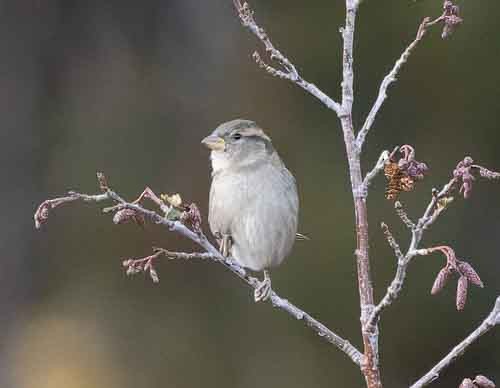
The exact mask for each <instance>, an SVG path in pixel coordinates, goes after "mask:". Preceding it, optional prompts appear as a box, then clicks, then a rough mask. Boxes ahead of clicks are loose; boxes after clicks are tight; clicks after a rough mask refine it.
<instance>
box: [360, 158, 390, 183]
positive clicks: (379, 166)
mask: <svg viewBox="0 0 500 388" xmlns="http://www.w3.org/2000/svg"><path fill="white" fill-rule="evenodd" d="M388 160H389V151H387V150H386V151H383V152H382V153H381V154H380V156H379V158H378V160H377V163H376V164H375V166H374V167H373V169H372V170H371V171H370V172H369V173H368V174H366V176H365V179H364V180H363V189H364V190H366V191H367V190H368V188H369V187H370V184H371V183H372V181H373V180H374V179H375V178H376V177H377V175H378V174H380V173H381V172H382V171H383V170H384V166H385V164H386V162H387V161H388Z"/></svg>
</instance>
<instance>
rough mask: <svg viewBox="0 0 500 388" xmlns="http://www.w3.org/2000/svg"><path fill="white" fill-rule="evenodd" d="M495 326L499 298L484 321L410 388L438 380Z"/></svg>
mask: <svg viewBox="0 0 500 388" xmlns="http://www.w3.org/2000/svg"><path fill="white" fill-rule="evenodd" d="M496 325H500V296H499V297H498V298H497V300H496V303H495V306H494V307H493V309H492V310H491V312H490V313H489V315H488V316H487V317H486V319H485V320H484V321H483V322H482V323H481V324H480V325H479V326H478V327H477V328H476V329H475V330H474V331H473V332H472V333H470V334H469V336H468V337H467V338H465V339H464V340H463V341H462V342H460V343H459V344H458V345H457V346H455V347H454V348H453V350H452V351H451V352H450V353H448V354H447V355H446V356H445V357H444V358H443V359H442V360H441V361H439V362H438V363H437V364H436V366H434V367H433V368H432V369H431V370H430V371H429V372H427V373H426V375H425V376H423V377H422V378H421V379H419V380H418V381H417V382H416V383H414V384H413V385H412V386H411V387H410V388H421V387H425V386H426V385H429V384H430V383H432V382H433V381H435V380H437V379H438V378H439V375H440V374H441V372H442V371H443V370H444V369H445V368H447V367H448V366H450V365H451V364H452V363H453V362H454V361H455V360H456V359H458V358H459V357H460V356H462V355H463V354H464V353H465V351H466V350H467V348H468V347H469V346H470V345H472V344H473V343H474V342H476V341H477V340H478V339H479V337H481V336H482V335H483V334H485V333H487V332H488V331H489V330H491V329H492V328H493V327H495V326H496Z"/></svg>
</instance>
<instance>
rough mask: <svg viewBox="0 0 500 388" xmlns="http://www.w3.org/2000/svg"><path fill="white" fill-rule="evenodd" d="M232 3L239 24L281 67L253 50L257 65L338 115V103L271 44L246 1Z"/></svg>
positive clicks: (339, 108)
mask: <svg viewBox="0 0 500 388" xmlns="http://www.w3.org/2000/svg"><path fill="white" fill-rule="evenodd" d="M233 4H234V7H235V8H236V11H237V12H238V17H239V19H240V21H241V24H242V25H243V26H244V27H246V28H248V29H249V30H250V31H251V32H252V33H253V34H254V35H255V36H256V37H257V38H258V39H259V40H260V41H261V42H262V44H263V45H264V48H265V50H266V53H268V54H269V58H270V59H271V61H276V62H277V64H278V65H279V66H280V67H281V68H280V69H279V68H276V67H273V66H271V65H269V64H267V63H266V62H265V60H264V59H262V57H261V55H260V54H259V53H258V52H257V51H255V52H254V53H253V56H252V57H253V59H254V60H255V62H256V63H257V64H258V65H259V67H261V68H263V69H264V70H266V71H267V72H268V73H269V74H271V75H272V76H274V77H278V78H282V79H286V80H288V81H290V82H293V83H294V84H296V85H298V86H300V87H301V88H302V89H304V90H305V91H306V92H308V93H309V94H312V95H313V96H314V97H316V98H317V99H319V100H320V101H321V102H322V103H323V104H324V105H326V107H327V108H329V109H331V110H333V111H334V112H335V113H337V115H340V114H341V106H340V104H339V103H338V102H336V101H335V100H333V98H331V97H330V96H328V95H327V94H326V93H324V92H323V91H321V90H320V89H319V88H318V87H317V86H316V85H314V84H312V83H310V82H307V81H306V80H304V79H303V78H302V77H301V75H300V74H299V71H298V70H297V68H296V67H295V65H294V64H293V63H292V62H291V61H290V60H289V59H288V58H287V57H286V56H285V55H283V54H282V53H281V52H280V51H279V50H278V49H277V48H276V47H275V46H274V45H273V43H272V42H271V39H270V38H269V35H267V33H266V31H265V30H264V29H263V28H262V27H260V26H259V25H258V24H257V23H256V21H255V19H254V17H253V14H254V12H253V10H252V9H251V8H250V5H249V4H248V2H246V1H245V2H243V3H241V0H233Z"/></svg>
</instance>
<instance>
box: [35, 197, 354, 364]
mask: <svg viewBox="0 0 500 388" xmlns="http://www.w3.org/2000/svg"><path fill="white" fill-rule="evenodd" d="M104 190H105V192H104V193H102V194H97V195H88V194H82V193H77V192H70V193H69V194H68V196H65V197H61V198H55V199H52V200H47V201H44V202H43V203H42V204H41V205H40V206H39V207H38V209H37V211H36V213H35V223H36V227H37V228H39V227H40V226H41V225H42V223H44V222H46V221H47V219H48V216H49V213H48V209H54V208H55V207H57V206H58V205H61V204H63V203H67V202H73V201H77V200H81V201H84V202H97V203H99V202H102V201H105V200H111V201H113V202H115V203H116V204H117V206H113V207H111V208H108V209H107V210H108V212H109V211H110V209H111V210H115V211H118V210H121V209H130V210H133V211H134V212H137V213H138V214H141V215H143V216H144V218H145V219H147V220H149V221H151V222H152V223H154V224H157V225H162V226H164V227H166V228H167V229H168V230H170V231H172V232H176V233H179V234H180V235H182V236H184V237H186V238H188V239H190V240H191V241H193V242H195V243H196V244H198V245H199V246H200V247H202V248H203V249H204V250H205V252H204V253H185V252H171V251H167V250H164V249H156V250H155V251H156V254H157V255H160V254H162V255H165V256H167V257H169V258H177V259H196V258H198V259H208V260H212V261H213V262H215V263H218V264H222V265H223V266H224V267H226V268H227V269H229V270H230V271H231V272H232V273H233V274H235V275H236V276H238V277H239V278H240V279H241V280H243V281H244V282H245V283H246V284H247V285H248V286H250V287H252V288H254V289H255V288H256V287H258V285H259V280H258V279H257V278H255V277H252V276H250V275H249V274H248V273H247V271H246V270H245V269H244V268H243V267H240V266H239V265H238V264H236V262H234V260H232V259H231V258H230V257H227V258H226V257H224V256H222V254H221V253H220V252H219V250H218V249H217V248H216V247H215V246H213V245H212V244H211V243H210V241H209V240H208V239H207V238H206V236H205V234H204V233H203V231H202V230H201V229H199V230H196V231H193V230H191V229H189V228H188V227H187V226H186V225H184V224H183V223H182V222H180V221H174V220H169V219H167V218H166V217H164V216H162V215H160V214H158V213H157V212H155V211H153V210H149V209H146V208H144V207H143V206H142V205H140V204H139V203H137V202H128V201H126V200H125V199H123V198H122V197H121V196H120V195H119V194H117V193H116V192H115V191H113V190H111V189H110V188H109V187H105V188H104ZM150 194H152V195H154V193H152V192H151V191H150ZM154 198H157V197H156V196H155V197H154ZM157 201H159V200H157ZM157 204H158V205H159V206H160V208H162V210H163V211H165V210H166V209H167V208H166V207H164V206H162V205H161V203H157ZM269 299H270V301H271V303H272V305H273V306H274V307H276V308H278V309H280V310H283V311H285V312H287V313H288V314H290V315H291V316H292V317H294V318H295V319H297V320H302V321H304V322H305V324H306V325H307V326H308V327H310V328H311V329H312V330H314V331H315V332H316V333H317V334H318V335H319V336H320V337H322V338H324V339H325V340H326V341H327V342H329V343H331V344H332V345H334V346H335V347H337V348H338V349H340V350H341V351H343V352H344V353H345V354H346V355H347V356H348V357H349V358H350V359H351V360H352V361H353V362H354V363H355V364H356V365H358V366H361V359H362V354H361V353H360V351H359V350H357V349H356V348H355V347H354V346H353V345H352V344H351V343H350V342H349V341H348V340H346V339H344V338H342V337H340V336H339V335H338V334H336V333H335V332H333V331H332V330H330V329H329V328H327V327H326V326H325V325H323V324H322V323H321V322H319V321H318V320H317V319H315V318H314V317H312V316H311V315H309V314H308V313H307V312H305V311H303V310H302V309H300V308H299V307H297V306H295V305H294V304H292V303H291V302H289V301H288V300H286V299H284V298H282V297H280V296H279V295H278V294H277V293H276V292H275V291H272V292H271V296H270V298H269Z"/></svg>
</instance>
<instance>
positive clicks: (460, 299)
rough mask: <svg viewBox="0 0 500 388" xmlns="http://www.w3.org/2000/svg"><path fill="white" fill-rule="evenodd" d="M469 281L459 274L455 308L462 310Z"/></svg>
mask: <svg viewBox="0 0 500 388" xmlns="http://www.w3.org/2000/svg"><path fill="white" fill-rule="evenodd" d="M468 285H469V281H468V280H467V278H466V277H465V276H460V278H459V279H458V284H457V310H458V311H462V310H463V309H464V307H465V303H466V302H467V287H468Z"/></svg>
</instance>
